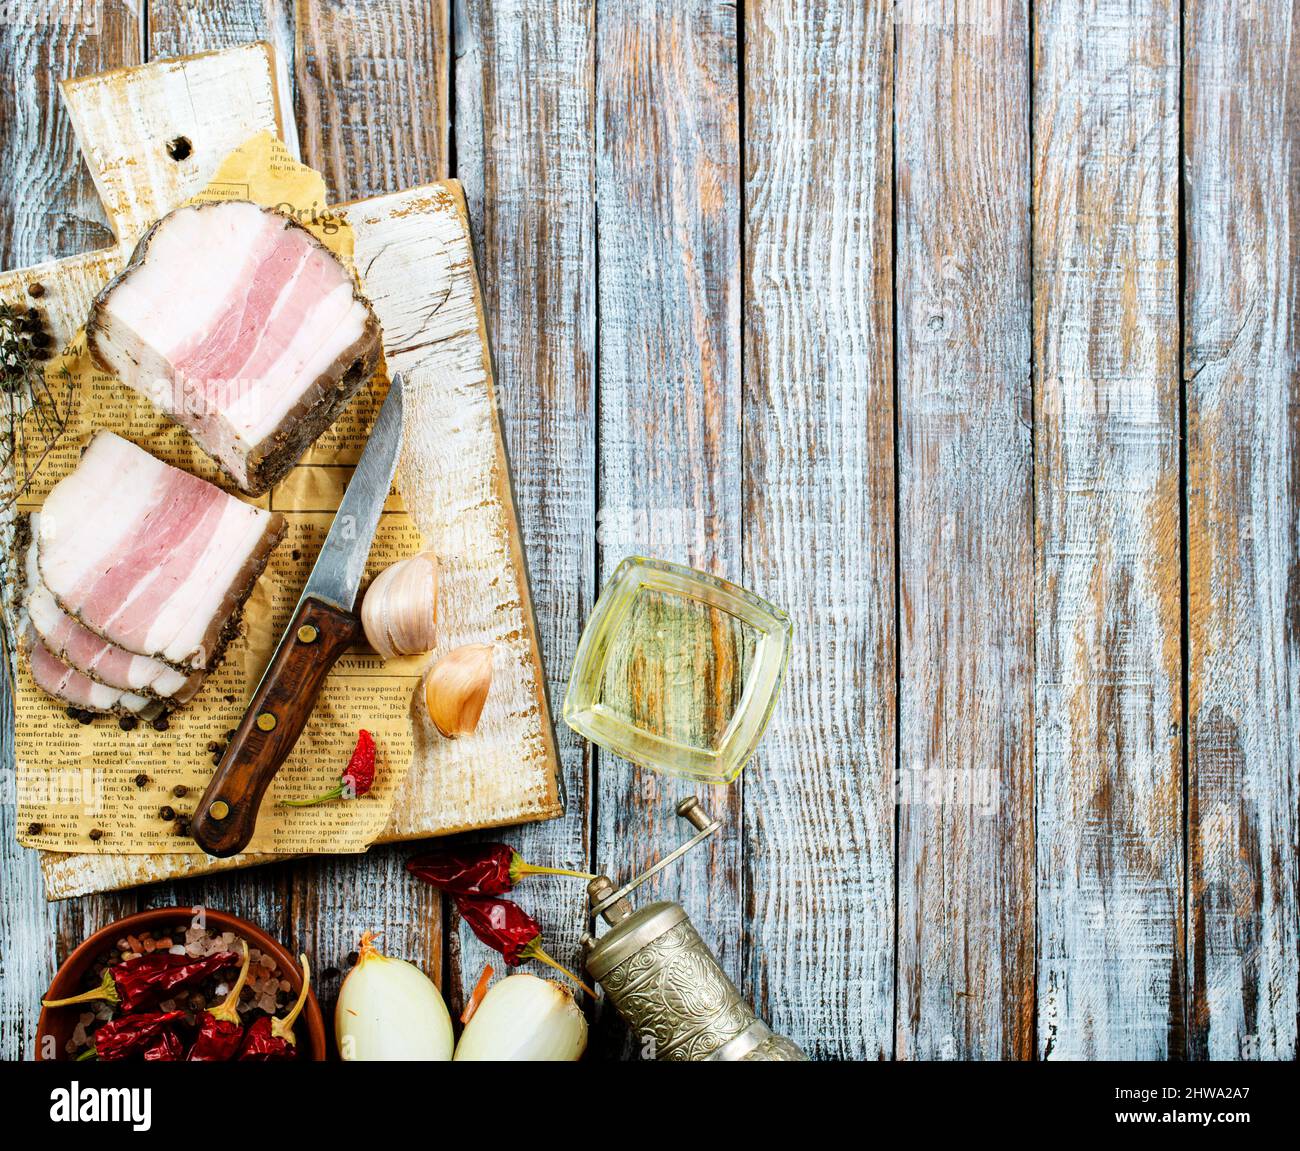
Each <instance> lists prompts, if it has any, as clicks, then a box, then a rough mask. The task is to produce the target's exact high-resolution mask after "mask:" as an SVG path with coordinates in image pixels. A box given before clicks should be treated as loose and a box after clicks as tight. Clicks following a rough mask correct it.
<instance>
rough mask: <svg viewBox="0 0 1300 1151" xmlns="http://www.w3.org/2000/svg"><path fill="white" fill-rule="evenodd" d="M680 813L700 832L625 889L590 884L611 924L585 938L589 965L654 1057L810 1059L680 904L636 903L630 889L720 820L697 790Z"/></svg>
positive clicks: (595, 904)
mask: <svg viewBox="0 0 1300 1151" xmlns="http://www.w3.org/2000/svg"><path fill="white" fill-rule="evenodd" d="M677 814H678V815H680V816H681V817H682V818H683V819H685V820H687V821H688V822H689V823H690V824H691V826H692V827H694V828H695V829H696V834H695V836H694V837H693V838H692V839H690V840H689V841H688V842H686V843H684V844H682V845H681V847H679V848H677V850H676V851H673V852H671V853H670V854H669V855H667V856H665V857H664V858H663V859H661V860H660V861H659V862H658V863H656V864H655V865H654V866H653V867H651V868H650V869H649V870H648V871H646V872H645V873H644V874H642V875H638V876H637V877H636V878H635V879H633V880H631V881H630V882H629V883H627V884H625V885H624V886H623V887H621V888H617V889H616V888H615V887H614V884H613V882H612V881H611V880H610V879H609V877H608V876H604V875H599V876H597V877H596V878H595V879H593V880H592V881H591V882H590V883H589V884H588V885H587V893H588V896H589V898H590V900H591V916H592V919H593V921H594V920H595V918H596V916H597V915H599V916H601V917H602V918H603V919H604V920H605V922H606V923H607V924H609V928H610V930H609V931H607V932H606V933H605V934H604V935H602V936H601V937H600V938H599V939H596V938H593V937H592V935H591V934H590V933H588V935H587V936H586V937H585V938H584V940H583V950H584V953H585V956H586V963H587V970H588V971H590V972H591V974H592V977H593V978H594V979H596V981H597V982H599V983H600V985H601V986H602V987H603V988H604V989H605V995H606V996H607V997H608V999H609V1001H610V1002H611V1003H613V1004H614V1006H615V1007H616V1008H617V1009H618V1013H619V1014H620V1015H621V1016H622V1017H623V1018H624V1019H625V1020H626V1021H627V1023H628V1025H629V1026H630V1027H631V1028H632V1030H633V1031H635V1032H636V1033H637V1035H638V1036H639V1037H640V1038H641V1041H642V1042H643V1043H644V1044H645V1045H646V1048H647V1051H648V1052H650V1053H652V1054H653V1056H654V1058H656V1059H662V1060H669V1061H677V1062H683V1061H697V1060H706V1059H717V1060H774V1061H793V1060H804V1059H806V1058H807V1056H806V1055H804V1053H803V1052H802V1051H800V1050H799V1048H798V1047H796V1046H795V1045H794V1044H793V1043H791V1042H790V1040H788V1039H786V1038H784V1037H782V1036H780V1035H776V1034H774V1033H773V1031H772V1030H771V1028H769V1027H768V1026H767V1024H766V1023H764V1022H763V1021H762V1020H761V1019H759V1018H758V1016H757V1015H755V1014H754V1012H753V1010H752V1009H751V1008H750V1006H749V1004H748V1003H746V1002H745V1000H744V999H742V998H741V995H740V992H739V991H737V990H736V985H735V984H734V983H732V982H731V980H730V979H728V978H727V973H726V972H725V971H723V970H722V967H721V966H720V965H719V964H718V961H717V959H716V958H715V957H714V955H713V952H712V951H710V950H709V947H708V945H707V944H706V943H705V942H704V940H703V939H701V938H700V934H699V932H698V931H696V930H695V928H694V926H693V925H692V924H691V921H690V918H689V917H688V916H687V914H686V912H685V910H684V909H683V908H682V906H681V904H678V903H650V904H647V905H646V906H645V907H642V908H640V909H639V910H635V911H634V910H633V909H632V905H631V903H629V902H628V899H627V896H628V894H629V893H630V892H631V891H632V890H633V889H635V888H637V887H639V886H640V885H641V884H642V883H644V882H645V881H646V880H647V879H649V878H650V877H651V876H652V875H657V874H658V873H659V872H660V871H662V870H663V869H664V868H665V867H667V866H668V865H669V864H670V863H672V862H673V861H674V860H677V859H680V858H681V857H682V856H683V855H685V854H686V853H687V852H688V851H690V850H691V848H693V847H695V846H696V845H697V844H699V843H703V842H704V840H706V839H708V837H709V836H711V835H712V834H713V833H714V832H715V831H717V830H718V828H719V827H720V826H721V825H720V824H719V823H718V821H717V820H716V819H710V818H709V817H708V815H707V814H705V811H704V809H703V808H702V807H701V806H700V804H699V801H698V800H697V799H696V798H695V797H694V796H689V797H688V798H686V799H683V800H682V801H681V802H680V803H679V804H678V805H677Z"/></svg>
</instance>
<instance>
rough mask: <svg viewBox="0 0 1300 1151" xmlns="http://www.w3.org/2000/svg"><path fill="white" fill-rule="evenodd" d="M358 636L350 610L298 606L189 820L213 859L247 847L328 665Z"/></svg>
mask: <svg viewBox="0 0 1300 1151" xmlns="http://www.w3.org/2000/svg"><path fill="white" fill-rule="evenodd" d="M360 634H361V621H360V620H359V619H358V618H357V617H356V615H355V614H354V613H352V612H346V611H340V610H339V609H338V608H336V607H331V606H330V605H328V604H325V603H322V602H321V601H320V600H315V599H308V600H306V601H305V602H304V603H303V604H302V606H301V607H299V609H298V614H297V615H296V616H294V620H293V623H292V624H291V625H290V627H289V630H288V631H287V632H286V633H285V638H284V642H283V644H282V645H281V647H280V649H279V650H278V651H277V652H276V654H275V656H274V657H273V660H272V663H271V666H270V667H269V668H268V669H267V672H266V676H265V677H264V678H263V680H262V683H261V685H260V686H259V687H258V689H257V693H256V694H255V695H254V696H253V699H252V702H251V703H249V705H248V711H246V712H245V713H244V718H243V721H242V722H241V723H240V725H239V727H238V729H237V730H236V731H235V737H234V738H233V739H232V740H231V741H230V744H229V746H228V747H227V748H226V753H225V755H223V756H222V757H221V763H220V764H219V765H218V767H217V770H216V773H215V774H214V775H213V777H212V780H211V782H209V784H208V788H207V790H206V791H205V792H204V793H203V798H202V799H201V800H199V806H198V807H197V809H196V810H195V812H194V818H193V820H192V821H191V823H190V830H191V832H192V834H193V836H194V839H195V842H196V843H198V845H199V846H200V847H201V848H203V850H204V851H206V852H207V853H208V854H209V855H217V856H226V855H234V854H235V853H236V852H239V851H243V850H244V848H245V847H247V846H248V841H249V840H250V839H252V838H253V828H254V826H255V825H256V823H257V812H258V809H259V808H260V807H261V806H262V796H263V795H265V794H266V789H267V787H269V786H270V783H271V780H272V779H274V778H275V773H276V772H277V771H279V770H280V767H281V765H282V764H283V763H284V761H285V760H286V759H288V758H289V753H290V752H291V751H293V747H294V744H296V743H297V742H298V737H299V736H300V735H301V734H302V729H303V728H304V727H306V725H307V720H308V718H309V717H310V716H311V713H312V708H314V707H315V706H316V697H317V696H318V695H320V690H321V688H322V687H323V686H324V683H325V677H326V676H327V675H328V674H329V670H330V668H332V667H333V666H334V664H335V663H336V662H337V661H338V658H339V656H341V655H342V654H343V653H344V651H346V650H347V648H348V646H349V645H350V644H352V642H353V641H354V640H355V639H356V638H357V637H358V636H359V635H360Z"/></svg>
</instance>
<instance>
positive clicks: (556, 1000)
mask: <svg viewBox="0 0 1300 1151" xmlns="http://www.w3.org/2000/svg"><path fill="white" fill-rule="evenodd" d="M586 1049H587V1020H586V1017H585V1016H584V1015H583V1014H582V1011H581V1009H580V1008H579V1007H578V1005H577V1003H575V1002H574V1000H573V992H571V991H570V990H569V989H568V988H567V987H562V986H561V985H560V984H558V983H552V982H551V981H550V980H549V979H538V978H537V976H536V975H528V974H525V973H524V972H520V973H519V974H518V975H511V976H508V977H507V978H505V979H503V980H501V982H500V983H495V984H493V985H492V987H490V988H489V989H488V993H487V994H486V995H485V996H484V997H483V1001H482V1002H481V1003H480V1004H479V1005H478V1008H477V1009H476V1010H475V1012H474V1014H473V1015H471V1016H470V1020H469V1022H468V1023H467V1024H466V1025H465V1030H464V1031H463V1032H462V1033H461V1037H460V1043H459V1044H457V1046H456V1059H457V1060H458V1061H459V1062H477V1063H483V1062H498V1061H499V1062H514V1063H524V1062H534V1063H539V1062H573V1061H574V1060H576V1059H578V1058H580V1057H581V1055H582V1053H583V1052H584V1051H585V1050H586Z"/></svg>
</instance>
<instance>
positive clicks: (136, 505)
mask: <svg viewBox="0 0 1300 1151" xmlns="http://www.w3.org/2000/svg"><path fill="white" fill-rule="evenodd" d="M283 532H284V517H283V516H281V515H280V514H279V513H272V512H268V511H265V510H264V509H262V508H258V507H254V506H253V505H251V504H246V503H244V502H242V501H241V500H238V499H236V498H235V497H234V496H231V495H228V494H227V493H226V492H223V491H222V490H221V489H220V488H218V487H216V486H214V485H213V484H210V483H208V482H207V481H206V480H202V479H199V478H198V477H196V476H192V475H190V474H189V473H188V472H183V471H181V470H180V469H178V468H174V467H171V466H170V465H168V464H165V463H163V462H162V461H161V460H158V459H155V458H154V457H153V456H151V455H150V454H149V453H148V452H146V451H144V450H143V449H142V448H139V447H137V446H136V445H135V444H133V443H131V442H130V441H128V440H124V439H122V437H121V436H118V435H115V434H113V433H112V432H103V431H101V432H97V433H96V435H95V437H94V438H93V439H92V440H91V441H90V444H89V446H88V447H87V448H86V450H85V452H84V454H83V455H82V457H81V461H80V463H78V465H77V467H76V469H75V470H74V471H73V472H72V473H71V474H70V475H68V476H66V477H65V478H64V479H62V480H60V481H59V483H58V484H56V485H55V487H54V489H53V490H52V491H51V492H50V494H49V496H48V497H47V499H46V501H45V506H44V508H43V510H42V512H41V514H40V516H39V518H38V521H37V525H36V535H35V546H36V560H37V570H38V574H39V577H40V583H41V584H42V585H44V587H45V588H47V589H48V590H49V592H50V593H51V595H52V596H53V598H54V600H55V602H56V603H57V605H58V607H59V608H61V609H62V610H63V612H64V613H65V614H67V615H70V616H72V617H74V619H75V620H76V621H77V622H78V623H80V624H81V625H82V627H84V628H86V629H87V630H88V631H90V632H93V633H94V634H95V635H97V636H99V637H100V638H101V639H104V640H107V641H108V642H109V643H110V644H113V645H114V646H116V647H118V648H121V649H122V650H123V651H125V652H128V653H131V654H133V655H142V656H148V657H150V658H152V659H155V660H158V661H161V662H163V663H165V664H169V665H170V666H171V667H173V668H175V669H177V670H179V671H181V672H182V673H184V674H185V675H189V674H190V673H192V672H196V671H205V670H207V669H209V668H211V667H212V666H213V664H214V663H215V662H216V660H217V658H218V657H219V656H220V654H221V652H222V650H223V649H224V647H225V644H226V642H227V640H228V639H229V637H230V635H231V634H233V632H234V630H235V628H236V626H237V623H238V617H239V611H240V609H241V607H242V606H243V603H244V600H245V599H246V598H247V597H248V595H249V593H250V592H251V591H252V590H253V585H254V584H255V583H256V582H257V577H258V575H259V574H261V571H262V569H263V567H265V565H266V561H267V558H268V556H269V555H270V553H271V550H272V549H273V548H274V547H275V545H276V544H277V543H278V542H279V539H280V536H281V535H282V534H283Z"/></svg>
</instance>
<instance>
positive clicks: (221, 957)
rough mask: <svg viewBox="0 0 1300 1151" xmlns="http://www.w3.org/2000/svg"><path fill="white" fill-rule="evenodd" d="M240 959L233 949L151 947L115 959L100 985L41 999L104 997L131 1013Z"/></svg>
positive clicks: (60, 1002)
mask: <svg viewBox="0 0 1300 1151" xmlns="http://www.w3.org/2000/svg"><path fill="white" fill-rule="evenodd" d="M237 959H238V956H237V955H235V953H234V952H233V951H218V952H214V953H213V954H211V955H204V956H201V957H199V958H196V957H195V956H193V955H173V954H172V953H171V952H170V951H151V952H150V953H149V954H148V955H141V956H138V957H137V958H135V959H125V960H123V961H122V962H121V963H115V964H114V965H113V966H112V967H110V968H109V969H108V970H107V971H105V972H104V978H103V980H102V981H101V983H100V985H99V986H98V987H95V988H93V989H91V990H90V991H83V992H82V993H81V994H80V995H72V996H69V997H68V998H67V999H42V1000H41V1006H42V1007H67V1006H70V1005H71V1004H74V1003H93V1002H95V1001H96V1000H103V1001H104V1002H106V1003H114V1004H116V1005H117V1006H119V1007H121V1008H122V1010H123V1011H124V1012H127V1013H130V1012H132V1011H138V1010H139V1009H140V1008H141V1007H146V1006H150V1005H152V1004H154V1003H157V1002H158V1000H160V999H165V998H166V997H167V994H168V993H169V992H171V991H177V990H180V989H181V988H184V987H192V986H193V985H194V984H196V983H198V982H199V981H200V980H202V979H204V978H206V977H207V976H209V975H211V974H212V973H213V972H214V971H220V970H221V968H223V967H229V966H230V965H231V964H232V963H234V962H235V961H236V960H237Z"/></svg>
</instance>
